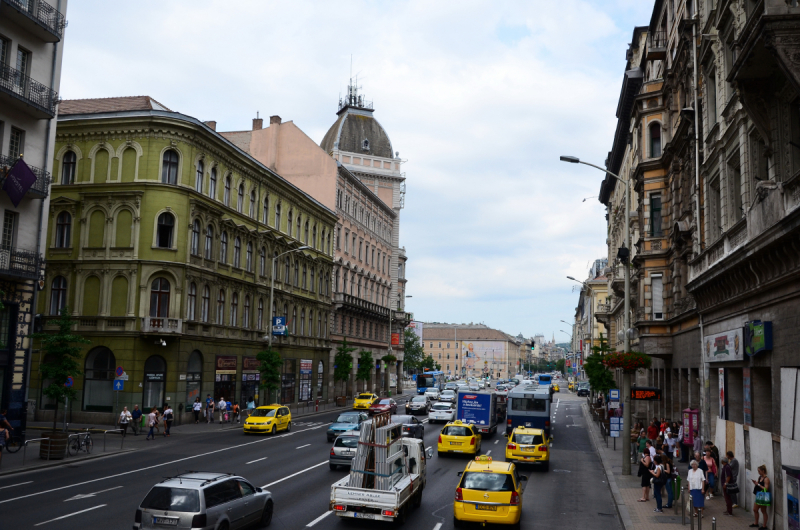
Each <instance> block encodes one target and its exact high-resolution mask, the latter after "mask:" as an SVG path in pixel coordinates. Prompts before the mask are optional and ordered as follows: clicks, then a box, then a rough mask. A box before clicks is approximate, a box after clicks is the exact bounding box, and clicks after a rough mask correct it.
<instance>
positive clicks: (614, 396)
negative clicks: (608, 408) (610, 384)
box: [608, 388, 619, 401]
mask: <svg viewBox="0 0 800 530" xmlns="http://www.w3.org/2000/svg"><path fill="white" fill-rule="evenodd" d="M608 399H609V401H619V388H612V389H611V390H609V391H608Z"/></svg>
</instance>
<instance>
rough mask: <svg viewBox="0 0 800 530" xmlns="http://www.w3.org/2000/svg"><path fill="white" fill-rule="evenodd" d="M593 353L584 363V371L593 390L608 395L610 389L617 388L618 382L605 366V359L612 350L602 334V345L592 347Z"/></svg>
mask: <svg viewBox="0 0 800 530" xmlns="http://www.w3.org/2000/svg"><path fill="white" fill-rule="evenodd" d="M592 352H593V353H592V355H590V356H589V357H588V358H586V359H585V360H584V361H583V370H584V371H585V372H586V377H588V378H589V384H590V385H591V386H592V390H594V391H596V392H600V393H601V394H607V393H608V391H609V390H610V389H612V388H616V387H617V382H616V381H615V380H614V374H612V373H611V372H610V371H609V370H608V369H607V368H606V366H605V364H603V359H604V358H605V356H606V355H608V354H609V353H611V352H612V350H611V348H610V347H609V346H608V341H607V340H606V338H605V337H603V334H602V333H601V334H600V345H599V346H594V347H592Z"/></svg>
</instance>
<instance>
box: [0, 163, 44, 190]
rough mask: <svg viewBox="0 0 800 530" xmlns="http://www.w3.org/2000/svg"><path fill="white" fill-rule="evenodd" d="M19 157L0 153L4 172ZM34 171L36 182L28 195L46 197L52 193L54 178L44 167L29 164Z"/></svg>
mask: <svg viewBox="0 0 800 530" xmlns="http://www.w3.org/2000/svg"><path fill="white" fill-rule="evenodd" d="M16 161H17V159H16V158H14V157H11V156H5V155H0V170H2V173H5V172H6V171H7V170H8V169H11V166H13V165H14V164H15V163H16ZM28 167H29V168H31V171H33V174H34V175H36V182H34V183H33V186H31V187H30V189H28V193H27V194H26V195H30V196H31V197H34V198H36V199H44V198H45V197H47V195H48V194H49V193H50V183H51V181H52V180H53V179H52V177H51V176H50V173H48V172H47V171H45V170H44V169H42V168H40V167H36V166H31V165H28Z"/></svg>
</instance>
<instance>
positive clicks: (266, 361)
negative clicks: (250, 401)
mask: <svg viewBox="0 0 800 530" xmlns="http://www.w3.org/2000/svg"><path fill="white" fill-rule="evenodd" d="M256 359H258V360H259V361H260V362H261V365H260V366H259V367H258V371H259V372H261V383H260V384H259V386H260V387H261V388H263V389H264V390H266V391H267V402H270V401H271V400H272V391H273V390H278V389H279V388H280V385H281V363H282V361H281V356H280V354H279V353H278V352H276V351H275V350H272V349H268V350H264V351H261V352H258V354H257V355H256Z"/></svg>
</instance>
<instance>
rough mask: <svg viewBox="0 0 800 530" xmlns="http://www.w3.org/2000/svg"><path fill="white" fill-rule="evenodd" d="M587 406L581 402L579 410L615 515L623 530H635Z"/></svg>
mask: <svg viewBox="0 0 800 530" xmlns="http://www.w3.org/2000/svg"><path fill="white" fill-rule="evenodd" d="M587 408H588V406H587V404H586V403H581V412H582V413H583V417H584V419H585V420H586V422H587V426H588V430H589V432H590V433H591V434H590V436H589V439H590V440H591V441H592V445H593V446H594V450H595V452H596V453H597V456H598V457H600V461H601V462H602V463H603V472H604V473H605V475H606V480H607V481H608V489H609V490H611V496H612V497H613V498H614V507H615V508H616V510H617V515H618V516H619V519H620V521H622V526H624V527H625V530H635V528H634V525H633V521H632V520H631V515H630V513H629V512H628V506H627V505H626V504H625V503H624V502H623V500H622V495H621V494H620V492H619V486H618V485H617V480H616V479H615V478H614V473H613V472H612V470H611V465H610V464H609V463H608V462H606V459H605V458H603V455H602V453H601V452H600V449H599V448H600V440H599V435H598V434H597V433H596V432H595V428H594V423H593V421H592V418H591V416H590V415H589V412H588V410H587Z"/></svg>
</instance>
